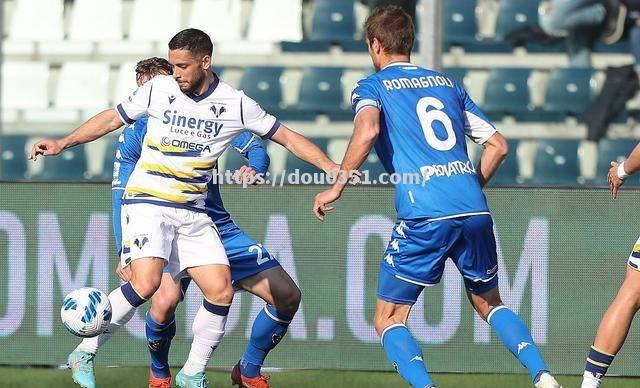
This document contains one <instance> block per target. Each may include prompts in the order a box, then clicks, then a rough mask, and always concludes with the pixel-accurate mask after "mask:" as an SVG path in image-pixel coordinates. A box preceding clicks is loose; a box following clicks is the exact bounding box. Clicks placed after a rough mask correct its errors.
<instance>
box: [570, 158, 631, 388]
mask: <svg viewBox="0 0 640 388" xmlns="http://www.w3.org/2000/svg"><path fill="white" fill-rule="evenodd" d="M638 171H640V145H637V146H636V148H634V150H633V151H631V154H630V155H629V157H628V158H627V160H625V161H624V162H622V163H617V162H613V161H612V162H611V169H610V170H609V174H608V176H607V181H608V182H609V186H610V187H611V197H612V198H613V199H616V198H617V196H618V190H619V189H620V187H621V186H622V185H623V184H624V182H625V180H626V179H627V178H628V177H629V176H630V175H633V174H635V173H637V172H638ZM639 309H640V238H639V239H638V241H636V243H635V245H634V246H633V251H632V252H631V255H629V259H628V260H627V274H626V276H625V278H624V282H622V286H620V290H619V291H618V295H616V297H615V299H614V300H613V302H612V303H611V305H610V306H609V308H608V309H607V311H606V312H605V313H604V316H603V317H602V320H601V321H600V326H599V327H598V332H597V334H596V339H595V340H594V341H593V345H591V348H590V349H589V355H588V356H587V362H586V365H585V368H584V374H583V380H582V388H598V387H600V384H601V383H602V379H603V378H604V376H605V374H606V373H607V370H608V369H609V366H610V365H611V363H612V362H613V359H614V357H615V355H616V354H617V353H618V351H620V349H621V348H622V345H623V344H624V341H625V339H626V338H627V334H628V333H629V328H630V327H631V322H632V321H633V317H634V316H635V315H636V313H637V312H638V310H639Z"/></svg>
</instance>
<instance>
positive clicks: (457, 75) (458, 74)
mask: <svg viewBox="0 0 640 388" xmlns="http://www.w3.org/2000/svg"><path fill="white" fill-rule="evenodd" d="M442 74H444V75H446V76H448V77H451V78H452V79H453V80H454V81H456V82H457V83H459V84H460V85H464V77H466V76H467V69H465V68H463V67H450V68H447V69H444V70H442Z"/></svg>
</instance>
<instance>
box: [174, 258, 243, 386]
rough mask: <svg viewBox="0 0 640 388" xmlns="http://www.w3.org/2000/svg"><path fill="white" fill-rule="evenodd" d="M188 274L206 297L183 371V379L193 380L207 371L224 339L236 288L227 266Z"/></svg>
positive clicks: (204, 267) (213, 267)
mask: <svg viewBox="0 0 640 388" xmlns="http://www.w3.org/2000/svg"><path fill="white" fill-rule="evenodd" d="M188 273H189V276H191V278H192V279H193V281H194V282H195V283H196V284H197V285H198V287H199V288H200V290H201V291H202V293H203V294H204V297H205V298H204V300H203V301H202V306H201V307H200V309H199V310H198V313H197V314H196V316H195V318H194V319H193V324H192V332H193V341H192V343H191V350H190V351H189V357H188V359H187V362H186V363H185V364H184V367H183V368H182V370H181V371H180V372H179V374H181V375H183V376H187V377H189V376H191V377H193V376H200V374H201V373H203V372H204V370H205V368H206V366H207V363H208V362H209V359H210V358H211V355H212V354H213V351H214V350H215V349H216V348H217V347H218V345H219V344H220V341H221V340H222V337H223V336H224V327H225V325H226V322H227V316H228V315H229V307H230V306H231V302H232V300H233V287H232V286H231V273H230V272H229V266H227V265H221V264H211V265H203V266H200V267H193V268H189V269H188ZM177 382H178V380H177V376H176V383H177Z"/></svg>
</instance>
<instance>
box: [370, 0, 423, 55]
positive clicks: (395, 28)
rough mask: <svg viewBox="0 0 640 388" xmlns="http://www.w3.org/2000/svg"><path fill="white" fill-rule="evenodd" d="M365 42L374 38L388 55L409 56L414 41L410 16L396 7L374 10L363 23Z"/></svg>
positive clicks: (371, 41)
mask: <svg viewBox="0 0 640 388" xmlns="http://www.w3.org/2000/svg"><path fill="white" fill-rule="evenodd" d="M364 31H365V34H366V38H367V41H368V42H369V43H373V39H374V38H376V39H378V41H379V42H380V44H381V45H382V47H383V48H384V51H385V52H386V53H388V54H399V55H410V54H411V49H413V42H414V41H415V32H414V28H413V20H411V16H409V14H408V13H406V12H405V11H404V10H403V9H402V8H400V7H398V6H396V5H390V6H387V7H382V8H376V9H374V10H373V12H372V13H371V15H369V17H368V18H367V21H366V22H365V23H364Z"/></svg>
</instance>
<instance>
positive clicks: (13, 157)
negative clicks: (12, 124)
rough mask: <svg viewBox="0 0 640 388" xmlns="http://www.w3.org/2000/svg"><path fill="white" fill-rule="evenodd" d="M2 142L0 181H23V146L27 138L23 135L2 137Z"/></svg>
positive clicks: (25, 163)
mask: <svg viewBox="0 0 640 388" xmlns="http://www.w3.org/2000/svg"><path fill="white" fill-rule="evenodd" d="M0 139H1V140H2V145H1V146H0V149H2V154H1V155H0V156H2V160H1V161H0V164H2V172H1V173H0V179H3V180H18V179H25V174H26V172H27V153H26V150H25V144H26V142H27V137H26V136H23V135H4V136H0Z"/></svg>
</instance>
